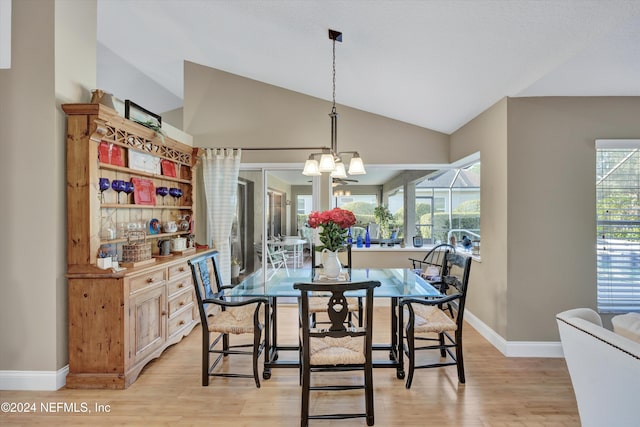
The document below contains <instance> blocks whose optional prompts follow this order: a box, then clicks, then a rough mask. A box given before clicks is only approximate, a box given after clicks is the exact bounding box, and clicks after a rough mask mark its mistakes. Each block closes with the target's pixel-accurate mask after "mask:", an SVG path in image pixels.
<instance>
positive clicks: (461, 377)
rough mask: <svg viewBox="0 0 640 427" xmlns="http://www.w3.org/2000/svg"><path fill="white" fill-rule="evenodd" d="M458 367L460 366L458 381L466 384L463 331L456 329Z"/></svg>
mask: <svg viewBox="0 0 640 427" xmlns="http://www.w3.org/2000/svg"><path fill="white" fill-rule="evenodd" d="M456 367H457V368H458V381H460V382H461V383H462V384H464V382H465V378H464V359H463V357H462V333H458V331H456Z"/></svg>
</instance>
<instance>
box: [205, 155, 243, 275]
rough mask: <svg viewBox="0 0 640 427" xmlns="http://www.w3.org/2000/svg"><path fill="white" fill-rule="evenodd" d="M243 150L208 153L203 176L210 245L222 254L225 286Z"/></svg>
mask: <svg viewBox="0 0 640 427" xmlns="http://www.w3.org/2000/svg"><path fill="white" fill-rule="evenodd" d="M241 154H242V150H240V149H236V150H234V149H232V148H211V149H207V150H205V154H204V156H203V161H202V175H203V178H204V191H205V198H206V211H207V232H206V236H207V242H208V244H213V245H215V247H216V249H217V250H218V252H219V253H220V254H219V255H218V261H219V263H220V273H221V275H222V281H223V283H224V284H230V283H231V245H230V244H229V238H230V236H231V224H232V223H233V217H234V215H235V212H236V205H237V203H238V172H239V171H240V156H241Z"/></svg>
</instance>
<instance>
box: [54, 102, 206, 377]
mask: <svg viewBox="0 0 640 427" xmlns="http://www.w3.org/2000/svg"><path fill="white" fill-rule="evenodd" d="M62 109H63V110H64V112H65V113H66V114H67V278H68V286H69V292H68V308H69V374H68V375H67V383H66V385H67V387H69V388H114V389H123V388H126V387H128V386H129V385H130V384H131V383H133V382H134V381H135V380H136V378H137V377H138V375H139V374H140V372H141V371H142V369H143V368H144V366H145V365H146V364H147V363H149V362H150V361H151V360H153V359H155V358H157V357H159V356H160V355H161V353H162V352H163V351H164V350H165V349H166V348H167V347H168V346H169V345H172V344H175V343H177V342H179V341H180V340H181V339H182V338H183V337H184V336H186V335H187V334H189V333H190V332H191V330H192V329H193V328H194V326H195V325H196V324H197V323H198V321H199V316H198V314H197V306H196V304H195V303H194V301H195V296H194V290H193V282H192V279H191V272H190V269H189V266H188V264H187V261H188V260H189V259H190V258H191V257H193V256H196V255H199V254H201V253H202V252H203V250H197V251H195V250H192V251H180V252H176V253H172V254H171V255H170V256H162V257H161V256H159V254H158V244H157V243H158V242H159V241H160V240H161V239H172V238H176V237H187V236H189V235H192V234H194V229H193V224H194V221H193V215H194V212H195V188H194V186H195V179H194V178H195V168H196V166H197V159H198V150H197V149H194V148H192V147H191V146H189V145H187V144H183V143H181V142H179V141H176V140H174V139H172V138H169V137H167V136H165V137H164V138H160V137H159V136H158V135H157V134H156V132H155V131H153V130H152V129H149V128H147V127H145V126H142V125H140V124H138V123H136V122H133V121H130V120H127V119H125V118H123V117H122V116H120V115H118V113H117V112H116V111H115V110H113V109H111V108H109V107H106V106H104V105H101V104H64V105H63V106H62ZM105 153H108V156H107V155H105ZM112 154H114V155H113V156H112ZM140 159H142V160H140ZM134 160H135V164H134ZM145 162H148V163H145ZM159 165H162V166H161V167H160V168H158V166H159ZM169 166H170V168H169ZM101 180H102V181H103V182H105V181H108V182H109V183H110V184H111V183H112V182H113V181H114V180H117V181H124V182H138V183H140V182H143V183H144V184H145V186H146V187H145V188H144V189H145V190H146V193H145V194H142V193H138V194H136V193H130V194H127V193H125V192H117V191H116V190H114V189H112V187H111V185H110V186H109V187H108V188H104V187H103V190H102V191H101V187H100V181H101ZM158 187H167V188H178V189H180V190H181V192H182V195H181V197H171V196H165V197H161V196H156V194H152V193H155V190H154V189H155V188H158ZM138 190H140V189H139V188H138ZM136 202H138V203H136ZM154 219H155V220H157V222H158V223H159V224H165V223H167V222H171V221H174V222H176V223H178V224H181V225H182V227H179V228H178V230H176V231H175V232H173V231H171V232H164V231H163V230H162V229H160V230H157V229H155V230H154V229H151V228H150V224H151V223H155V222H154V221H152V220H154ZM185 221H186V223H185ZM134 229H135V230H138V231H140V230H142V231H144V232H145V233H146V237H145V238H146V241H147V242H148V243H150V244H151V248H152V252H153V253H152V256H153V258H152V259H153V260H154V262H151V263H146V264H144V265H140V266H138V267H129V268H126V269H124V270H120V271H115V270H112V269H106V270H102V269H100V268H98V267H97V259H98V257H99V254H101V253H102V254H104V253H105V251H107V252H109V253H111V254H113V255H115V256H120V257H121V256H122V246H123V245H124V244H126V243H127V240H128V237H127V232H128V231H129V230H134ZM204 251H207V250H204Z"/></svg>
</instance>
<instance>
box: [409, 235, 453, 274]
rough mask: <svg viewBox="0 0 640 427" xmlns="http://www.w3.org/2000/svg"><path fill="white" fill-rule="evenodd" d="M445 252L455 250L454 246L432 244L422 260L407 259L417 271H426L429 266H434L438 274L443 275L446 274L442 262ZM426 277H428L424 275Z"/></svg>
mask: <svg viewBox="0 0 640 427" xmlns="http://www.w3.org/2000/svg"><path fill="white" fill-rule="evenodd" d="M447 252H452V253H455V252H456V248H455V246H452V245H450V244H448V243H443V244H440V245H437V246H434V247H433V248H431V249H430V250H429V252H427V254H426V255H425V256H424V258H422V260H419V259H415V258H409V261H411V263H412V266H413V267H412V268H413V269H414V270H415V271H416V272H417V270H420V272H421V273H422V272H426V270H427V269H428V268H429V267H434V268H435V269H436V270H437V271H438V275H440V276H444V275H446V274H447V271H446V264H445V262H444V257H445V254H446V253H447ZM426 278H427V279H428V277H426Z"/></svg>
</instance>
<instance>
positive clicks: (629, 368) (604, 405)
mask: <svg viewBox="0 0 640 427" xmlns="http://www.w3.org/2000/svg"><path fill="white" fill-rule="evenodd" d="M556 321H557V322H558V330H559V332H560V341H561V342H562V350H563V352H564V357H565V360H566V362H567V367H568V368H569V374H570V376H571V382H572V384H573V390H574V392H575V395H576V401H577V403H578V412H579V413H580V421H581V423H582V426H583V427H589V426H593V427H601V426H616V427H625V426H638V425H640V411H639V410H638V403H639V402H640V343H637V342H634V341H632V340H630V339H628V338H625V337H623V336H621V335H618V334H616V333H614V332H612V331H610V330H608V329H606V328H604V327H603V326H602V320H601V319H600V316H599V315H598V313H596V312H595V311H593V310H591V309H589V308H576V309H573V310H568V311H565V312H562V313H559V314H558V315H556Z"/></svg>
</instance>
